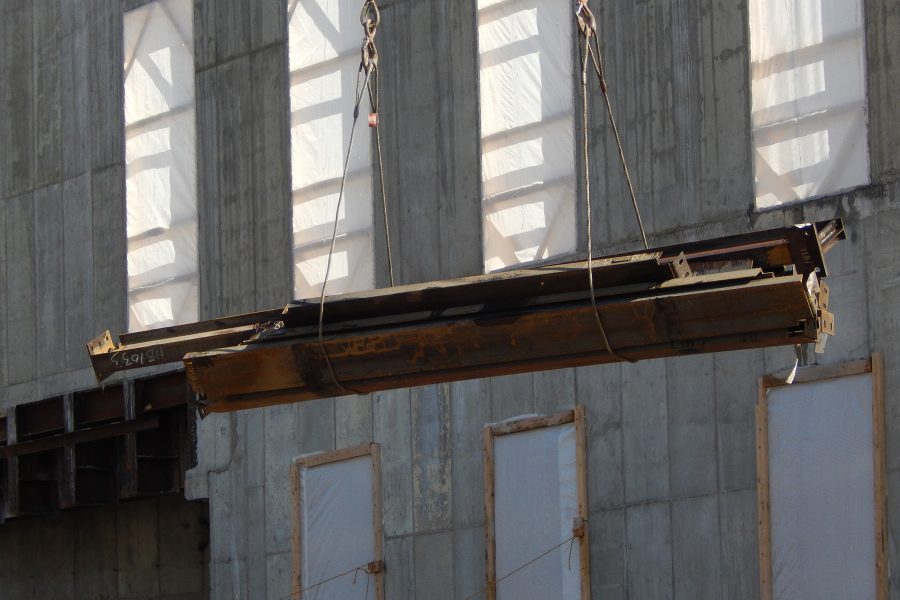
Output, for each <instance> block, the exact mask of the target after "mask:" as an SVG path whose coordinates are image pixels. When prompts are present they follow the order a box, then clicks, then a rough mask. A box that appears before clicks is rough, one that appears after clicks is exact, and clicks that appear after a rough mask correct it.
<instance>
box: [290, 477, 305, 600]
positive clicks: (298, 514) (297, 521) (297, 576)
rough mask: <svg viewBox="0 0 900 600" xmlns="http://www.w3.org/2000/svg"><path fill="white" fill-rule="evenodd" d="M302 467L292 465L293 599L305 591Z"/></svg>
mask: <svg viewBox="0 0 900 600" xmlns="http://www.w3.org/2000/svg"><path fill="white" fill-rule="evenodd" d="M301 467H302V463H300V462H298V461H294V462H293V464H291V524H292V525H291V556H292V559H291V597H293V598H300V594H301V590H302V589H303V554H302V553H303V546H302V545H301V543H300V530H301V528H302V525H303V524H302V520H303V506H302V504H301V500H302V497H303V494H302V488H301V486H302V482H301V473H300V469H301Z"/></svg>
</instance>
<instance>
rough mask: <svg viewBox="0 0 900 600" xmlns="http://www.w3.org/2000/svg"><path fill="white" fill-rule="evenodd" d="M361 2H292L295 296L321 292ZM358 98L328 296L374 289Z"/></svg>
mask: <svg viewBox="0 0 900 600" xmlns="http://www.w3.org/2000/svg"><path fill="white" fill-rule="evenodd" d="M361 6H362V3H353V2H344V1H341V2H338V1H337V0H290V1H289V2H288V18H289V60H290V71H291V91H290V93H291V175H292V181H293V184H292V186H293V204H294V294H295V296H296V297H297V298H310V297H314V296H318V295H319V294H320V293H321V290H322V283H323V281H324V279H325V267H326V263H327V260H328V250H329V248H330V243H331V232H332V228H333V226H334V216H335V208H336V207H337V201H338V192H339V189H340V181H341V174H342V171H343V166H344V158H345V155H346V152H347V145H348V143H349V139H350V130H351V124H352V122H353V114H352V113H353V104H354V101H355V93H356V77H357V72H358V67H359V60H360V45H361V43H362V27H361V25H360V24H359V11H360V7H361ZM367 108H368V97H366V98H365V99H364V100H363V105H362V106H361V108H360V110H361V112H362V115H361V117H360V119H359V123H358V124H357V128H356V133H355V139H354V141H353V153H352V154H351V156H350V163H349V170H348V177H347V182H346V186H345V188H344V199H343V201H342V203H341V213H340V215H339V217H338V238H337V243H336V246H335V254H334V258H333V259H332V265H331V272H330V273H329V276H328V293H329V294H338V293H343V292H348V291H360V290H367V289H372V288H373V287H374V286H375V269H374V263H373V260H372V249H373V239H372V231H373V210H372V193H373V183H372V167H371V148H370V144H371V133H370V132H369V129H368V127H367V125H366V122H367V119H366V112H365V111H366V109H367Z"/></svg>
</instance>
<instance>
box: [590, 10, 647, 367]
mask: <svg viewBox="0 0 900 600" xmlns="http://www.w3.org/2000/svg"><path fill="white" fill-rule="evenodd" d="M576 4H577V8H576V10H575V17H576V19H577V21H578V28H579V30H580V32H581V36H580V37H579V48H580V47H581V39H582V38H583V39H584V53H583V54H582V56H581V105H582V132H581V134H582V142H583V148H582V153H583V155H584V197H585V206H586V211H587V267H588V269H587V271H588V288H589V289H590V293H591V308H593V311H592V312H593V314H594V321H595V322H596V323H597V328H598V329H599V330H600V335H601V337H602V338H603V343H604V344H605V345H606V351H607V352H608V353H609V355H610V356H612V357H613V358H616V359H618V360H620V361H622V362H635V361H634V360H631V359H629V358H626V357H624V356H622V355H620V354H618V353H616V351H615V350H613V348H612V344H610V342H609V336H608V335H607V333H606V327H604V326H603V320H602V319H601V318H600V309H599V308H598V307H597V292H596V291H595V289H594V249H593V246H594V240H593V234H592V225H591V170H590V152H589V143H588V91H587V70H588V59H589V58H590V59H592V62H593V65H594V70H595V72H596V73H597V76H598V77H599V80H600V90H601V91H602V92H603V97H604V98H605V99H606V111H607V114H608V115H609V120H610V123H611V124H612V129H613V132H614V133H615V138H616V145H617V146H618V148H619V158H620V159H621V161H622V168H623V170H624V172H625V179H626V181H627V182H628V189H629V191H630V192H631V200H632V204H633V205H634V212H635V215H636V216H637V221H638V226H639V227H640V230H641V238H642V239H643V241H644V248H645V249H649V245H648V244H647V235H646V233H645V232H644V223H643V221H642V220H641V212H640V209H639V208H638V204H637V197H636V195H635V193H634V186H633V185H632V183H631V174H630V172H629V171H628V164H627V162H626V160H625V152H624V150H623V148H622V140H621V138H620V137H619V130H618V127H616V120H615V118H614V116H613V110H612V103H611V101H610V99H609V94H608V88H607V85H606V80H605V78H604V76H603V62H602V56H601V54H600V44H599V42H598V41H597V21H596V19H595V18H594V14H593V13H592V12H591V9H589V8H588V6H587V0H576ZM591 38H593V39H594V43H595V45H596V55H595V54H594V50H593V48H591Z"/></svg>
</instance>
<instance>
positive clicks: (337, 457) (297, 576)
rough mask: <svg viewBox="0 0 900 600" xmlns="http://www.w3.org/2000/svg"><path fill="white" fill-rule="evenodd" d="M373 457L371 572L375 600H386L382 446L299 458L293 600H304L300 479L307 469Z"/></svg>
mask: <svg viewBox="0 0 900 600" xmlns="http://www.w3.org/2000/svg"><path fill="white" fill-rule="evenodd" d="M364 456H369V457H370V459H371V463H372V522H373V525H374V532H375V558H374V560H373V562H371V563H369V565H368V568H367V572H368V573H370V574H372V575H374V577H375V598H376V600H384V528H383V521H382V515H383V513H382V507H381V445H380V444H377V443H367V444H360V445H358V446H352V447H349V448H342V449H340V450H333V451H330V452H322V453H318V454H310V455H307V456H301V457H299V458H295V459H294V462H293V463H292V464H291V513H292V527H291V598H295V599H297V600H300V599H301V598H302V597H303V546H302V544H301V541H302V534H301V532H302V531H303V494H302V485H303V484H302V482H303V479H302V478H301V477H300V475H301V472H302V471H303V469H313V468H315V467H321V466H323V465H330V464H334V463H339V462H343V461H346V460H353V459H355V458H361V457H364Z"/></svg>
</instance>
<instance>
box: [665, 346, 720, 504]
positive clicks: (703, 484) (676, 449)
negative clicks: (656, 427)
mask: <svg viewBox="0 0 900 600" xmlns="http://www.w3.org/2000/svg"><path fill="white" fill-rule="evenodd" d="M665 363H666V381H667V389H666V397H667V398H668V402H669V406H668V416H669V473H670V476H671V481H670V486H671V494H672V495H673V496H675V497H685V496H698V495H701V494H711V493H715V492H716V481H717V479H716V476H717V473H716V387H715V383H716V380H715V376H714V359H713V356H712V355H701V356H683V357H679V358H669V359H666V361H665Z"/></svg>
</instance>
